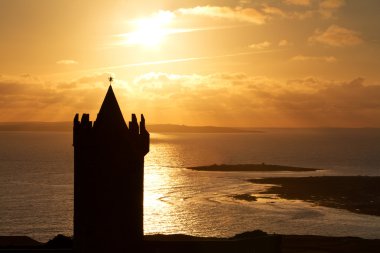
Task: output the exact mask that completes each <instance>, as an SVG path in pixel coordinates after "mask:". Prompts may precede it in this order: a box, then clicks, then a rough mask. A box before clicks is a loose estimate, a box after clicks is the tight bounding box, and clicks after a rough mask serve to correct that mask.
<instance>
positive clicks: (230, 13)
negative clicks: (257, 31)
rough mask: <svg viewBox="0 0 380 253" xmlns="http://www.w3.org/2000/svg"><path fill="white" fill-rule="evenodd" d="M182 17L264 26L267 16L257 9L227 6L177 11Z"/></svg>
mask: <svg viewBox="0 0 380 253" xmlns="http://www.w3.org/2000/svg"><path fill="white" fill-rule="evenodd" d="M176 12H177V13H179V14H182V15H195V16H205V17H212V18H222V19H229V20H235V21H240V22H248V23H253V24H258V25H261V24H264V23H265V22H266V20H267V16H266V15H265V14H263V13H261V12H260V11H258V10H256V9H255V8H244V7H239V6H238V7H226V6H209V5H207V6H196V7H192V8H181V9H178V10H177V11H176Z"/></svg>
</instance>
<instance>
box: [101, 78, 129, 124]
mask: <svg viewBox="0 0 380 253" xmlns="http://www.w3.org/2000/svg"><path fill="white" fill-rule="evenodd" d="M94 127H95V128H109V129H114V128H122V129H125V128H128V127H127V124H126V123H125V121H124V118H123V114H122V113H121V110H120V107H119V104H118V103H117V99H116V96H115V94H114V92H113V90H112V86H111V85H110V86H109V88H108V91H107V94H106V96H105V98H104V100H103V103H102V106H101V107H100V110H99V113H98V116H97V117H96V121H95V122H94Z"/></svg>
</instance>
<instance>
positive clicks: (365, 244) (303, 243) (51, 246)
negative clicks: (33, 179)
mask: <svg viewBox="0 0 380 253" xmlns="http://www.w3.org/2000/svg"><path fill="white" fill-rule="evenodd" d="M266 235H267V234H266V233H265V232H262V231H260V230H256V231H253V232H245V233H242V234H238V235H235V236H234V237H231V238H205V237H194V236H189V235H181V234H178V235H161V234H158V235H146V236H145V241H147V242H148V244H151V245H152V246H154V245H157V242H160V243H163V242H170V243H171V242H173V241H180V242H182V243H185V244H186V243H187V244H189V243H191V242H195V243H200V244H199V245H202V242H203V243H204V242H207V241H210V240H212V241H230V240H243V241H244V240H246V239H248V240H249V239H255V238H260V237H263V236H264V237H265V236H266ZM277 236H278V238H279V240H280V243H281V252H283V253H306V252H320V253H324V252H326V253H327V252H329V253H343V252H345V253H354V252H368V253H371V252H378V250H379V248H380V240H379V239H375V240H370V239H362V238H358V237H327V236H316V235H277ZM7 242H8V243H7ZM9 242H11V243H9ZM72 247H73V242H72V239H71V238H70V237H67V236H63V235H58V236H56V237H55V238H53V239H52V240H50V241H49V242H47V243H40V242H37V241H35V240H33V239H31V238H29V237H26V236H0V252H45V253H46V252H60V253H64V252H67V253H68V252H70V253H71V252H73V250H72ZM162 252H164V251H162ZM177 252H181V248H180V247H179V248H178V251H177ZM194 253H196V251H194Z"/></svg>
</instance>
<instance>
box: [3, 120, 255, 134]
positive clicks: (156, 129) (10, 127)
mask: <svg viewBox="0 0 380 253" xmlns="http://www.w3.org/2000/svg"><path fill="white" fill-rule="evenodd" d="M147 129H148V130H149V131H150V132H153V133H252V132H261V131H258V130H249V129H243V128H234V127H216V126H186V125H175V124H152V125H148V126H147ZM0 131H32V132H34V131H36V132H39V131H40V132H71V131H72V122H0Z"/></svg>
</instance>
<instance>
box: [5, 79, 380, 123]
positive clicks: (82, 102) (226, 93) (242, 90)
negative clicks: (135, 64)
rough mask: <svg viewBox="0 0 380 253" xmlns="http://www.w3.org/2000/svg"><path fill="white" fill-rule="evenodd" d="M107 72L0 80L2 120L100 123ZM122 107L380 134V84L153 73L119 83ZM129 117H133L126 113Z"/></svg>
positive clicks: (155, 118)
mask: <svg viewBox="0 0 380 253" xmlns="http://www.w3.org/2000/svg"><path fill="white" fill-rule="evenodd" d="M108 76H109V74H108V73H99V74H96V75H92V76H83V77H79V78H78V79H77V80H74V81H70V82H53V81H47V80H41V79H39V78H36V77H33V76H28V75H25V76H0V117H1V119H2V121H29V120H34V121H71V120H72V118H73V116H74V115H75V113H77V112H78V113H83V112H86V113H90V114H91V120H94V119H95V117H96V114H97V112H98V110H99V107H100V105H101V102H102V100H103V98H104V96H105V93H106V90H107V85H108V82H107V77H108ZM113 87H114V90H115V94H116V97H117V99H118V101H119V104H120V107H121V109H122V111H123V113H124V115H126V118H129V115H130V113H144V114H145V116H146V119H147V121H148V124H149V123H153V122H154V123H179V124H189V125H225V126H269V127H318V126H330V127H365V126H371V127H380V85H375V84H372V85H368V84H365V82H364V80H363V79H362V78H356V79H354V80H352V81H348V82H341V81H329V80H321V79H317V78H313V77H309V78H305V79H294V80H288V81H279V80H276V79H272V78H268V77H263V76H250V75H247V74H245V73H215V74H210V75H198V74H173V73H161V72H150V73H145V74H142V75H140V76H137V77H135V78H134V79H133V80H130V81H128V82H126V81H120V80H116V81H115V83H114V84H113ZM125 110H128V111H125Z"/></svg>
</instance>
